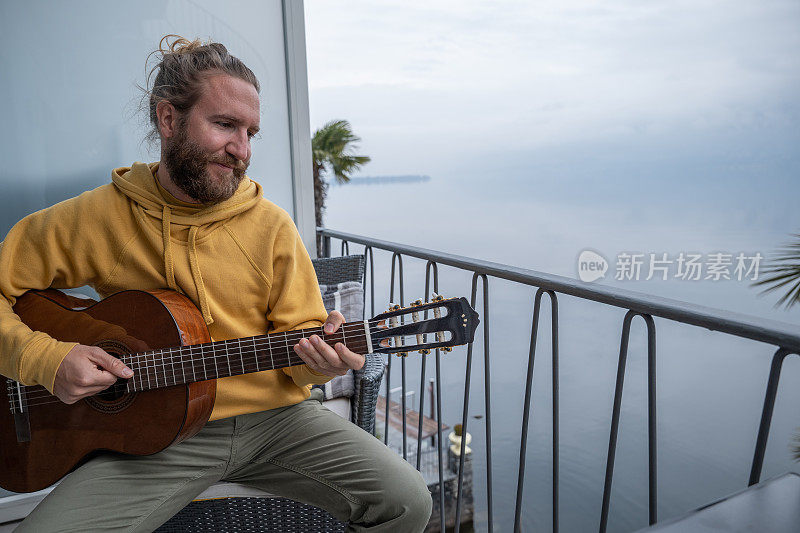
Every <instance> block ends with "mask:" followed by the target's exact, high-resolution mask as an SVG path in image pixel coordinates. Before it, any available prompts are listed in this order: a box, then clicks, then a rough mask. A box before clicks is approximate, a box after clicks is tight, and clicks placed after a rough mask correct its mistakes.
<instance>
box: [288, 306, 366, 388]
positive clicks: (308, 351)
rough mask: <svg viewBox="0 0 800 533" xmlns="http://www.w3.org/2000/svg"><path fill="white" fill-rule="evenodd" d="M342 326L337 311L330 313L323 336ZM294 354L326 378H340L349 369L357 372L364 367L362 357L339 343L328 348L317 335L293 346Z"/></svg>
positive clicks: (339, 314) (342, 320) (341, 318)
mask: <svg viewBox="0 0 800 533" xmlns="http://www.w3.org/2000/svg"><path fill="white" fill-rule="evenodd" d="M342 324H344V316H343V315H342V313H340V312H339V311H331V313H330V314H329V315H328V320H326V321H325V325H324V326H323V330H324V331H325V336H326V337H327V336H330V335H331V334H333V333H336V331H337V330H338V329H339V327H341V325H342ZM294 352H295V353H296V354H297V355H299V356H300V359H302V360H303V361H305V363H306V365H307V366H308V368H310V369H311V370H313V371H314V372H316V373H318V374H325V375H326V376H342V375H344V374H345V373H346V372H347V371H348V370H350V369H351V368H352V369H353V370H359V369H360V368H361V367H363V366H364V356H363V355H360V354H357V353H353V352H352V351H350V349H349V348H347V346H345V345H344V344H342V343H341V342H337V343H336V344H334V346H333V348H331V347H330V346H328V344H326V343H325V342H324V341H323V340H322V339H321V338H320V337H319V335H312V336H311V337H310V338H308V339H302V340H301V341H300V342H298V343H297V344H295V345H294Z"/></svg>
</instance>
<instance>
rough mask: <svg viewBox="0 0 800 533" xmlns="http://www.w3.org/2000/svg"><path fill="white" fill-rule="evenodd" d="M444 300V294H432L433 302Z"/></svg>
mask: <svg viewBox="0 0 800 533" xmlns="http://www.w3.org/2000/svg"><path fill="white" fill-rule="evenodd" d="M442 300H444V296H442V295H441V294H436V293H435V292H434V293H432V294H431V301H432V302H440V301H442Z"/></svg>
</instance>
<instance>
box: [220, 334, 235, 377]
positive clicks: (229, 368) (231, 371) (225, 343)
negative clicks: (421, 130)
mask: <svg viewBox="0 0 800 533" xmlns="http://www.w3.org/2000/svg"><path fill="white" fill-rule="evenodd" d="M222 342H223V344H224V346H225V360H226V361H228V375H229V376H232V375H233V370H231V358H230V357H229V356H228V341H227V340H224V341H222Z"/></svg>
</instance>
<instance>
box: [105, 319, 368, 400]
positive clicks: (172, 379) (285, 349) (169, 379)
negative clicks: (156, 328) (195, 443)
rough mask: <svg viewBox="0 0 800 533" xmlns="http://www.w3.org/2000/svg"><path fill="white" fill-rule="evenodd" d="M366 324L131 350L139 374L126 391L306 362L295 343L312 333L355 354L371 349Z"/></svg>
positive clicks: (127, 361)
mask: <svg viewBox="0 0 800 533" xmlns="http://www.w3.org/2000/svg"><path fill="white" fill-rule="evenodd" d="M366 327H367V326H366V324H365V323H363V322H354V323H349V324H348V323H346V324H343V325H342V326H341V327H340V328H339V330H338V331H337V332H336V333H333V334H331V335H327V334H325V333H323V331H322V327H321V326H320V327H314V328H306V329H299V330H293V331H286V332H280V333H270V334H269V335H256V336H254V337H244V338H241V339H230V340H224V341H215V342H209V343H205V344H194V345H190V346H176V347H174V348H164V349H159V350H151V351H147V352H139V353H133V354H127V355H125V356H123V357H121V359H122V361H123V362H124V363H125V364H126V365H128V367H129V368H130V369H131V370H133V373H134V374H133V377H132V378H130V379H129V380H128V381H127V386H126V391H127V392H136V391H143V390H151V389H157V388H162V387H171V386H174V385H184V384H187V383H194V382H196V381H205V380H209V379H218V378H225V377H228V376H239V375H243V374H250V373H252V372H261V371H264V370H275V369H278V368H285V367H289V366H294V365H302V364H305V362H304V361H303V360H302V359H300V356H298V355H297V354H296V353H295V352H294V345H295V344H297V343H298V342H299V341H300V339H303V338H308V337H310V336H311V335H319V337H320V338H322V339H323V340H324V341H325V342H326V343H327V344H328V345H329V346H333V345H334V344H336V343H337V342H341V343H344V345H345V346H347V347H348V348H349V349H350V350H352V351H354V352H356V353H367V352H368V351H369V350H368V346H367V342H368V341H367V331H366Z"/></svg>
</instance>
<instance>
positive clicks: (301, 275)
mask: <svg viewBox="0 0 800 533" xmlns="http://www.w3.org/2000/svg"><path fill="white" fill-rule="evenodd" d="M327 318H328V312H327V311H326V310H325V306H324V305H323V303H322V295H321V294H320V291H319V284H318V283H317V275H316V273H315V272H314V266H313V265H312V264H311V258H310V257H309V256H308V252H307V251H306V248H305V246H304V245H303V241H302V240H301V239H300V234H299V233H298V232H297V228H295V226H294V223H293V222H292V220H291V218H289V216H288V215H285V216H284V217H282V220H281V221H280V228H279V229H278V231H277V232H276V235H275V240H274V242H273V261H272V287H271V289H270V293H269V309H268V311H267V319H268V320H269V321H270V322H271V323H272V327H273V330H274V331H291V330H295V329H303V328H311V327H315V326H321V325H322V324H324V323H325V320H326V319H327ZM283 372H284V373H285V374H286V375H288V376H289V377H291V378H292V380H293V381H294V382H295V383H296V384H297V386H299V387H306V386H308V385H320V384H323V383H327V382H328V381H330V380H331V379H333V377H332V376H326V375H325V374H318V373H317V372H314V371H313V370H311V369H310V368H308V366H306V365H297V366H291V367H287V368H283Z"/></svg>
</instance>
